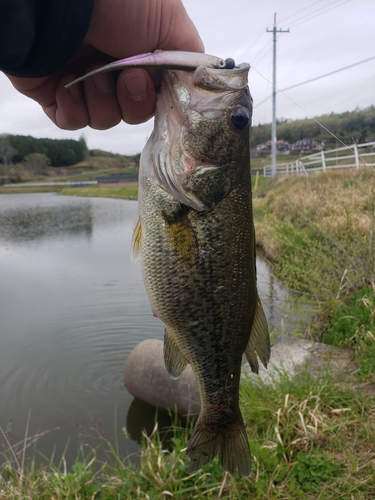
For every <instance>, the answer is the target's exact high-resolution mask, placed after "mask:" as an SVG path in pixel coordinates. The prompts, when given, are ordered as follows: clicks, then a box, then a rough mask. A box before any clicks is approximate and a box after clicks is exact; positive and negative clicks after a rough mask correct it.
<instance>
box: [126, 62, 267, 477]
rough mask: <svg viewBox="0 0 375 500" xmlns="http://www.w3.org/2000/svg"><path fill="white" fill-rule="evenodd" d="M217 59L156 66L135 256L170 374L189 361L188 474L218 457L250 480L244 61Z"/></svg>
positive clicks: (252, 313)
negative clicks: (245, 406) (243, 394)
mask: <svg viewBox="0 0 375 500" xmlns="http://www.w3.org/2000/svg"><path fill="white" fill-rule="evenodd" d="M194 56H195V57H197V54H195V55H194ZM198 56H202V58H203V57H211V56H204V55H203V54H202V55H198ZM163 57H164V56H163ZM133 59H134V58H133ZM167 59H168V54H167ZM182 59H184V58H182ZM198 59H199V57H198ZM216 59H217V58H216ZM204 61H205V62H204V63H203V64H206V60H204ZM220 61H222V60H220ZM208 62H209V61H208ZM132 63H133V61H132ZM215 64H216V63H214V64H213V65H214V67H209V65H199V66H197V63H196V62H195V63H193V64H192V67H189V65H185V64H182V63H181V58H179V59H178V64H175V65H174V66H175V67H177V68H181V67H182V68H183V70H181V69H165V70H164V71H163V81H162V87H161V91H160V95H159V97H158V101H157V108H156V114H155V125H154V130H153V133H152V135H151V136H150V138H149V140H148V142H147V144H146V146H145V148H144V150H143V152H142V155H141V163H140V173H139V219H138V221H137V224H136V227H135V230H134V235H133V241H132V256H133V260H135V259H137V257H139V256H141V257H142V268H143V275H144V281H145V285H146V288H147V291H148V294H149V298H150V302H151V305H152V309H153V311H154V314H155V315H157V316H158V317H159V318H160V319H161V320H162V321H163V322H164V324H165V337H164V359H165V367H166V369H167V371H168V373H169V374H170V376H171V377H173V378H178V377H179V376H180V375H181V373H182V372H183V370H184V368H185V367H186V365H187V364H188V363H190V364H191V366H192V368H193V371H194V373H195V376H196V378H197V381H198V384H199V389H200V395H201V412H200V415H199V418H198V420H197V422H196V424H195V427H194V430H193V433H192V436H191V438H190V441H189V443H188V446H187V449H186V453H187V456H188V458H189V460H190V462H189V472H194V471H196V470H198V469H199V468H200V467H202V466H203V465H205V464H206V463H208V462H210V461H211V460H212V459H213V458H214V457H215V456H216V455H217V454H218V455H219V462H220V464H221V465H222V466H223V467H224V468H225V469H226V470H227V471H229V472H230V473H231V474H236V473H238V474H239V475H243V476H246V475H249V473H250V468H251V454H250V449H249V444H248V439H247V435H246V430H245V426H244V422H243V419H242V415H241V411H240V408H239V385H240V376H241V360H242V355H243V353H245V355H246V357H247V360H248V361H249V363H250V366H251V369H252V370H253V371H254V372H257V371H258V369H259V365H258V359H257V356H258V357H259V358H260V360H261V361H262V363H263V364H264V365H265V366H266V365H267V363H268V361H269V357H270V340H269V334H268V328H267V322H266V319H265V316H264V313H263V309H262V306H261V303H260V300H259V296H258V292H257V285H256V264H255V239H254V226H253V213H252V198H251V179H250V151H249V149H250V138H249V134H250V125H251V115H252V99H251V96H250V92H249V89H248V85H247V76H248V71H249V68H250V66H249V65H248V64H241V65H240V66H238V67H237V66H235V67H233V66H234V64H229V65H225V64H224V65H223V64H222V62H220V63H219V64H216V67H215ZM160 66H162V67H165V66H169V67H171V66H173V64H171V59H169V64H168V61H167V63H165V62H163V63H162V64H160ZM228 67H229V68H230V69H227V68H228Z"/></svg>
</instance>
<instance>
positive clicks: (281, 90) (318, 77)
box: [253, 56, 375, 109]
mask: <svg viewBox="0 0 375 500" xmlns="http://www.w3.org/2000/svg"><path fill="white" fill-rule="evenodd" d="M372 59H375V56H371V57H368V58H367V59H363V60H362V61H357V62H355V63H353V64H349V65H348V66H344V67H343V68H339V69H336V70H334V71H330V72H329V73H325V74H324V75H320V76H316V77H315V78H310V79H309V80H305V81H304V82H300V83H296V84H295V85H291V86H290V87H285V88H284V89H277V92H285V91H286V90H290V89H294V88H296V87H300V86H302V85H306V84H307V83H310V82H314V81H316V80H320V79H321V78H325V77H326V76H330V75H334V74H335V73H339V72H340V71H344V70H346V69H349V68H353V67H354V66H358V65H359V64H363V63H365V62H368V61H371V60H372ZM253 69H254V67H253ZM258 73H259V72H258ZM259 74H260V73H259ZM271 97H272V96H270V95H269V96H268V97H266V98H265V99H263V101H261V102H259V103H258V104H257V105H256V106H254V109H255V108H257V107H258V106H260V105H261V104H263V103H265V102H266V101H268V99H270V98H271Z"/></svg>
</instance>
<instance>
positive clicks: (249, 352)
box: [245, 297, 271, 373]
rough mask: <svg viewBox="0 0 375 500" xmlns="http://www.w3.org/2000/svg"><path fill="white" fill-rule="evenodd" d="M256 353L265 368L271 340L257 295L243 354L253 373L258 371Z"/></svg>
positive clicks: (269, 353)
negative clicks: (251, 324)
mask: <svg viewBox="0 0 375 500" xmlns="http://www.w3.org/2000/svg"><path fill="white" fill-rule="evenodd" d="M257 355H258V357H259V359H260V360H261V362H262V363H263V365H264V366H265V368H267V364H268V362H269V360H270V356H271V342H270V335H269V332H268V325H267V320H266V316H265V314H264V311H263V307H262V304H261V302H260V299H259V297H258V299H257V304H256V308H255V315H254V320H253V326H252V328H251V333H250V338H249V342H248V343H247V346H246V349H245V356H246V358H247V360H248V362H249V364H250V367H251V370H252V371H253V372H254V373H258V372H259V363H258V359H257Z"/></svg>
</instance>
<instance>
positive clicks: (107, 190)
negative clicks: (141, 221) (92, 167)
mask: <svg viewBox="0 0 375 500" xmlns="http://www.w3.org/2000/svg"><path fill="white" fill-rule="evenodd" d="M60 193H61V194H64V195H68V196H99V197H101V198H125V199H128V200H136V199H137V198H138V185H134V186H129V187H106V186H105V185H93V186H89V187H82V188H75V187H74V188H67V187H66V188H64V189H62V190H61V191H60Z"/></svg>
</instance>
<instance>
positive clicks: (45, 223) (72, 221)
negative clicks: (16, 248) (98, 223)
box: [0, 195, 93, 244]
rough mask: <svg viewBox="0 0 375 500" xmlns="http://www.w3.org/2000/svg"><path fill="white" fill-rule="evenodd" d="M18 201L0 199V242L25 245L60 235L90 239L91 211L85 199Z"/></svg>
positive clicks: (16, 198)
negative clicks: (54, 201)
mask: <svg viewBox="0 0 375 500" xmlns="http://www.w3.org/2000/svg"><path fill="white" fill-rule="evenodd" d="M7 198H9V200H8V199H7ZM22 198H23V199H22V201H21V200H19V195H9V197H8V196H7V197H1V198H0V242H1V243H6V242H8V243H11V244H17V243H28V242H31V241H36V240H44V239H50V238H58V237H61V236H63V235H67V236H69V237H71V236H75V235H76V236H85V237H90V236H91V234H92V222H93V221H92V211H91V204H90V202H88V201H87V200H78V199H77V200H75V201H73V202H71V201H70V200H68V202H67V201H66V199H63V198H61V200H59V203H51V202H50V200H51V198H50V196H48V195H47V196H45V197H44V198H43V197H41V199H40V201H39V203H35V197H34V196H33V195H23V197H22Z"/></svg>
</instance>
